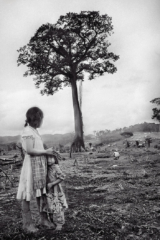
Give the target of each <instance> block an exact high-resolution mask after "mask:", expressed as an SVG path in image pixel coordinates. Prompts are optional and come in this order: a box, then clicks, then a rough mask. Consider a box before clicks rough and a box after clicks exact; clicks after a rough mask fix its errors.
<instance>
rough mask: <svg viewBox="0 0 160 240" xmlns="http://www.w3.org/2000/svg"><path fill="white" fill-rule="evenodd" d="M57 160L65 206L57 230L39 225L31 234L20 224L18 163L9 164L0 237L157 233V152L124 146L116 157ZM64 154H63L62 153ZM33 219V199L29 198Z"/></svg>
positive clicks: (0, 203) (0, 205)
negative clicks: (60, 227) (62, 176)
mask: <svg viewBox="0 0 160 240" xmlns="http://www.w3.org/2000/svg"><path fill="white" fill-rule="evenodd" d="M102 156H103V155H101V154H99V156H95V159H89V162H88V163H87V162H86V161H85V160H84V159H82V160H80V159H79V160H78V166H74V160H73V159H66V160H65V161H62V162H61V163H60V164H61V167H62V169H63V171H64V172H65V173H66V181H65V183H64V189H65V193H66V196H67V200H68V204H69V209H68V210H67V211H66V214H65V216H66V224H65V225H64V228H63V230H62V231H61V232H60V233H56V232H54V231H53V230H48V229H45V228H42V227H40V226H39V228H40V230H39V232H38V233H37V234H36V235H33V234H26V233H25V232H24V231H23V230H22V219H21V203H20V202H19V201H17V200H16V199H15V196H16V192H17V186H18V180H19V174H20V168H16V169H13V172H12V175H13V176H12V177H14V182H13V187H11V186H10V183H9V182H8V186H7V189H6V190H3V188H1V189H0V226H1V230H0V239H39V240H40V239H43V240H45V239H59V240H62V239H69V240H71V239H75V240H76V239H77V240H78V239H87V240H90V239H109V240H112V239H116V240H118V239H122V240H125V239H126V240H127V239H134V240H135V239H140V240H141V239H145V240H147V239H148V240H151V239H160V155H159V151H158V150H156V149H154V148H153V147H151V148H150V149H149V150H147V151H146V150H144V149H137V148H129V149H128V150H125V151H122V152H121V156H120V159H119V160H113V158H112V157H110V158H97V157H102ZM64 157H66V155H64ZM66 158H67V157H66ZM31 208H32V213H33V218H34V221H35V223H36V224H37V225H38V223H39V216H38V214H37V208H36V204H35V201H32V204H31Z"/></svg>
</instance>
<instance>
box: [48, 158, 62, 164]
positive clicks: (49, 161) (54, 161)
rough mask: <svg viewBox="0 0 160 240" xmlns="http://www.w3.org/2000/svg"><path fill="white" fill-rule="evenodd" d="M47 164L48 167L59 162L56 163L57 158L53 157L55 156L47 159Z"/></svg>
mask: <svg viewBox="0 0 160 240" xmlns="http://www.w3.org/2000/svg"><path fill="white" fill-rule="evenodd" d="M47 164H48V165H52V164H59V161H58V159H57V157H55V156H53V157H47Z"/></svg>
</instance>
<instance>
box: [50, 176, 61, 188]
mask: <svg viewBox="0 0 160 240" xmlns="http://www.w3.org/2000/svg"><path fill="white" fill-rule="evenodd" d="M62 181H63V180H62V179H60V178H58V179H57V180H56V181H54V182H51V183H48V184H47V188H48V189H50V188H52V187H53V186H55V185H57V184H59V183H60V182H62Z"/></svg>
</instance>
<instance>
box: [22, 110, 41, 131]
mask: <svg viewBox="0 0 160 240" xmlns="http://www.w3.org/2000/svg"><path fill="white" fill-rule="evenodd" d="M42 119H43V112H42V110H41V109H40V108H38V107H32V108H30V109H28V111H27V112H26V123H25V125H24V126H25V127H26V126H27V125H28V124H29V125H30V126H31V127H33V128H38V127H39V126H40V124H41V121H42Z"/></svg>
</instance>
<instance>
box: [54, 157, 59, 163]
mask: <svg viewBox="0 0 160 240" xmlns="http://www.w3.org/2000/svg"><path fill="white" fill-rule="evenodd" d="M54 160H55V164H58V165H59V160H58V158H57V157H56V156H54Z"/></svg>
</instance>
